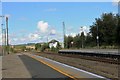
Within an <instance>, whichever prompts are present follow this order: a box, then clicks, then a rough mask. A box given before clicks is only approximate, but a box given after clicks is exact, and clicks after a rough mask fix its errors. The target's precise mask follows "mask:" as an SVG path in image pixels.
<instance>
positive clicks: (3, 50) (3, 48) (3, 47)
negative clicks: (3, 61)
mask: <svg viewBox="0 0 120 80" xmlns="http://www.w3.org/2000/svg"><path fill="white" fill-rule="evenodd" d="M1 5H2V2H1ZM1 9H2V6H1ZM4 17H5V16H2V15H0V18H1V23H0V24H1V29H2V56H3V55H4V53H5V43H4V32H3V25H4V24H3V18H4Z"/></svg>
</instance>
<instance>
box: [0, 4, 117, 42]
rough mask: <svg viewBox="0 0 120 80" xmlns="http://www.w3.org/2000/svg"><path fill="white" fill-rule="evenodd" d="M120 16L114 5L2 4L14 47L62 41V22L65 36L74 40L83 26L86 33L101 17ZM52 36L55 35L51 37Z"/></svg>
mask: <svg viewBox="0 0 120 80" xmlns="http://www.w3.org/2000/svg"><path fill="white" fill-rule="evenodd" d="M109 12H112V13H117V12H118V8H117V5H115V4H113V3H112V2H3V4H2V13H3V15H9V35H10V36H9V37H10V43H11V44H22V43H31V42H44V41H47V37H48V40H51V39H57V40H59V41H62V39H63V34H62V33H63V32H62V30H63V28H62V22H63V21H64V22H65V25H66V34H67V35H68V34H69V35H72V36H74V35H75V34H78V33H80V31H81V29H80V27H81V26H84V31H85V33H87V32H88V29H89V26H90V25H92V24H93V22H94V21H95V18H98V17H100V16H101V14H102V13H109ZM51 34H52V35H51Z"/></svg>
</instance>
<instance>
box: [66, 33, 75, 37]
mask: <svg viewBox="0 0 120 80" xmlns="http://www.w3.org/2000/svg"><path fill="white" fill-rule="evenodd" d="M76 35H77V33H70V34H66V36H72V37H75V36H76Z"/></svg>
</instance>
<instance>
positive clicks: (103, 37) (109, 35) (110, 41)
mask: <svg viewBox="0 0 120 80" xmlns="http://www.w3.org/2000/svg"><path fill="white" fill-rule="evenodd" d="M90 27H91V29H90V33H91V34H92V38H93V40H94V42H96V36H97V35H98V36H99V43H100V45H114V43H115V33H116V27H117V18H116V16H115V15H114V14H112V13H105V14H102V16H101V18H96V19H95V22H94V23H93V25H92V26H90ZM97 28H98V29H97Z"/></svg>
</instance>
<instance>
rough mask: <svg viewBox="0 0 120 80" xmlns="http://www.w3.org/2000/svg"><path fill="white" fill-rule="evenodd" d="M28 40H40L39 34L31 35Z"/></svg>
mask: <svg viewBox="0 0 120 80" xmlns="http://www.w3.org/2000/svg"><path fill="white" fill-rule="evenodd" d="M28 38H29V39H30V40H37V39H38V38H39V35H38V34H29V35H28Z"/></svg>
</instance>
